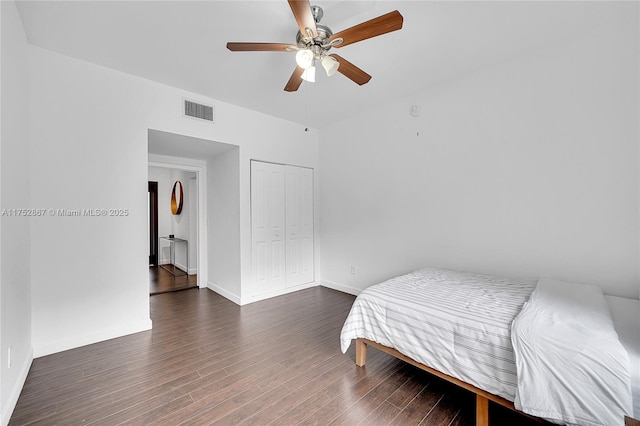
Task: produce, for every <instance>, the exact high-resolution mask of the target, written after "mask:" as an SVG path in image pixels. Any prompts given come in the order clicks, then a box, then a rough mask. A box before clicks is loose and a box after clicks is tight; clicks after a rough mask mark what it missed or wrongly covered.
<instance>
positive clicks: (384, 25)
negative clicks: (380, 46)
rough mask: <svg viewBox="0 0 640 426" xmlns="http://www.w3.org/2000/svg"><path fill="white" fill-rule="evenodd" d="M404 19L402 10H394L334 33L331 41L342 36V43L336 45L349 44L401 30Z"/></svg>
mask: <svg viewBox="0 0 640 426" xmlns="http://www.w3.org/2000/svg"><path fill="white" fill-rule="evenodd" d="M403 21H404V18H403V17H402V15H401V14H400V12H398V11H397V10H394V11H393V12H389V13H387V14H385V15H382V16H378V17H377V18H373V19H371V20H369V21H366V22H363V23H361V24H358V25H356V26H354V27H351V28H347V29H346V30H343V31H340V32H339V33H336V34H334V35H332V36H331V37H330V38H329V41H333V40H335V39H337V38H342V40H343V41H342V43H340V44H337V45H336V46H335V47H343V46H348V45H350V44H352V43H356V42H358V41H362V40H366V39H368V38H372V37H376V36H379V35H382V34H386V33H390V32H392V31H396V30H399V29H400V28H402V22H403Z"/></svg>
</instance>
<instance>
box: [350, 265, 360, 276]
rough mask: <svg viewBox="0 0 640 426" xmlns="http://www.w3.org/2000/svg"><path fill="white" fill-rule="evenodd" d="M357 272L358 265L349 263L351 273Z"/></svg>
mask: <svg viewBox="0 0 640 426" xmlns="http://www.w3.org/2000/svg"><path fill="white" fill-rule="evenodd" d="M357 273H358V267H357V266H356V265H351V275H356V274H357Z"/></svg>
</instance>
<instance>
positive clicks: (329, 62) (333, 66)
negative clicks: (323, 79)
mask: <svg viewBox="0 0 640 426" xmlns="http://www.w3.org/2000/svg"><path fill="white" fill-rule="evenodd" d="M321 63H322V68H324V70H325V71H326V72H327V76H328V77H331V76H332V75H334V74H335V73H336V71H338V67H339V66H340V63H339V62H338V61H336V58H334V57H332V56H325V57H324V58H322V61H321Z"/></svg>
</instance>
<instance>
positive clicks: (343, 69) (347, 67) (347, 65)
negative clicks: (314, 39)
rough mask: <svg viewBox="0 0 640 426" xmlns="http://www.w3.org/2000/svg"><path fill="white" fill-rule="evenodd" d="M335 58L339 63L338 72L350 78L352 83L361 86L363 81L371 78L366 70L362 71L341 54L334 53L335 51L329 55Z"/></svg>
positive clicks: (366, 81)
mask: <svg viewBox="0 0 640 426" xmlns="http://www.w3.org/2000/svg"><path fill="white" fill-rule="evenodd" d="M329 56H331V57H333V58H335V60H336V61H338V62H339V63H340V66H339V67H338V72H339V73H341V74H342V75H344V76H345V77H347V78H349V79H351V80H352V81H353V82H354V83H357V84H359V85H360V86H362V85H363V84H365V83H368V82H369V80H371V76H370V75H369V74H367V73H366V72H364V71H362V70H361V69H360V68H358V67H356V66H355V65H353V64H352V63H351V62H349V61H347V60H346V59H344V58H343V57H341V56H338V55H336V54H335V53H334V54H332V55H329Z"/></svg>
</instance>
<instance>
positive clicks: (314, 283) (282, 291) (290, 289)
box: [241, 281, 318, 305]
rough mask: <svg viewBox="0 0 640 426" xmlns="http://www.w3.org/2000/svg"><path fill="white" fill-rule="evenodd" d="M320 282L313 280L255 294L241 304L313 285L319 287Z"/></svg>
mask: <svg viewBox="0 0 640 426" xmlns="http://www.w3.org/2000/svg"><path fill="white" fill-rule="evenodd" d="M317 286H318V283H317V282H315V281H312V282H310V283H306V284H300V285H298V286H295V287H286V288H283V289H281V290H276V291H270V292H268V293H261V294H255V295H253V296H249V297H247V298H244V299H242V303H241V305H247V304H249V303H254V302H259V301H261V300H266V299H271V298H272V297H277V296H282V295H285V294H288V293H293V292H294V291H300V290H304V289H307V288H311V287H317Z"/></svg>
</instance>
